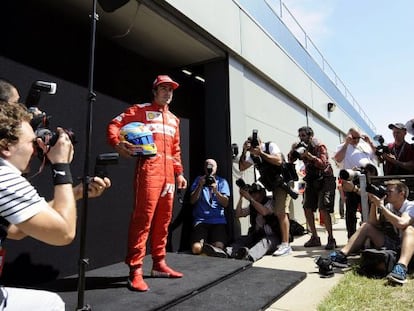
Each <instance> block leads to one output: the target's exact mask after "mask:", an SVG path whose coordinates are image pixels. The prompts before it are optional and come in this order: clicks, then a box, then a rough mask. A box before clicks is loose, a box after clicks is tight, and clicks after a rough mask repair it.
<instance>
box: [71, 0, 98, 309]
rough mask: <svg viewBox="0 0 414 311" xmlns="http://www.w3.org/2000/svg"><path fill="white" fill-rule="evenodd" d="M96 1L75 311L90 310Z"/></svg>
mask: <svg viewBox="0 0 414 311" xmlns="http://www.w3.org/2000/svg"><path fill="white" fill-rule="evenodd" d="M96 3H97V1H96V0H92V14H91V15H90V18H91V41H90V51H89V52H90V54H89V80H88V110H87V119H86V131H85V132H86V139H85V142H86V145H85V163H84V170H83V180H82V182H83V206H82V210H81V216H80V250H79V278H78V304H77V307H76V310H92V309H91V307H90V306H89V305H85V304H84V294H85V270H86V267H87V265H88V264H89V259H88V258H85V249H86V226H87V216H88V187H89V182H90V177H89V162H90V154H91V146H90V143H91V137H92V116H93V109H92V108H93V104H94V103H95V101H96V94H95V93H94V91H93V82H94V81H93V74H94V67H95V36H96V21H97V20H98V15H97V14H96Z"/></svg>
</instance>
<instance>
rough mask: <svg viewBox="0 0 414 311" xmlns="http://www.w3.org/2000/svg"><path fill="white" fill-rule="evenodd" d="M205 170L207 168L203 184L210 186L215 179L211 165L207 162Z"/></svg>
mask: <svg viewBox="0 0 414 311" xmlns="http://www.w3.org/2000/svg"><path fill="white" fill-rule="evenodd" d="M206 170H207V175H206V182H205V184H204V185H205V186H207V187H211V185H212V184H214V183H215V182H216V179H215V178H214V176H213V165H211V164H207V167H206Z"/></svg>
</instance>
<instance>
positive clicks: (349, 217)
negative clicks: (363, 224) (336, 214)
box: [345, 192, 361, 239]
mask: <svg viewBox="0 0 414 311" xmlns="http://www.w3.org/2000/svg"><path fill="white" fill-rule="evenodd" d="M345 196H346V207H345V223H346V230H347V231H348V239H349V238H350V237H351V236H352V235H353V234H354V233H355V231H356V226H357V217H356V213H357V209H358V205H359V204H361V197H360V196H359V195H358V194H357V193H355V192H345Z"/></svg>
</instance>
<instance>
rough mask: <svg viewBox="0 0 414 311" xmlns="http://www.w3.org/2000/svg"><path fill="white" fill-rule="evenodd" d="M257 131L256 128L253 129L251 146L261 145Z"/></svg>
mask: <svg viewBox="0 0 414 311" xmlns="http://www.w3.org/2000/svg"><path fill="white" fill-rule="evenodd" d="M257 132H258V131H257V130H256V129H254V130H253V131H252V140H251V142H250V146H251V148H256V147H257V146H259V139H258V137H257Z"/></svg>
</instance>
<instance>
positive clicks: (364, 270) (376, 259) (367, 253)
mask: <svg viewBox="0 0 414 311" xmlns="http://www.w3.org/2000/svg"><path fill="white" fill-rule="evenodd" d="M396 263H397V252H396V251H393V250H390V249H375V248H367V249H365V250H363V251H362V252H361V259H360V263H359V268H358V270H357V271H358V273H359V274H361V275H364V276H366V277H369V278H376V279H381V278H383V277H386V276H387V275H388V273H390V272H391V271H392V269H393V268H394V265H395V264H396Z"/></svg>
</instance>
